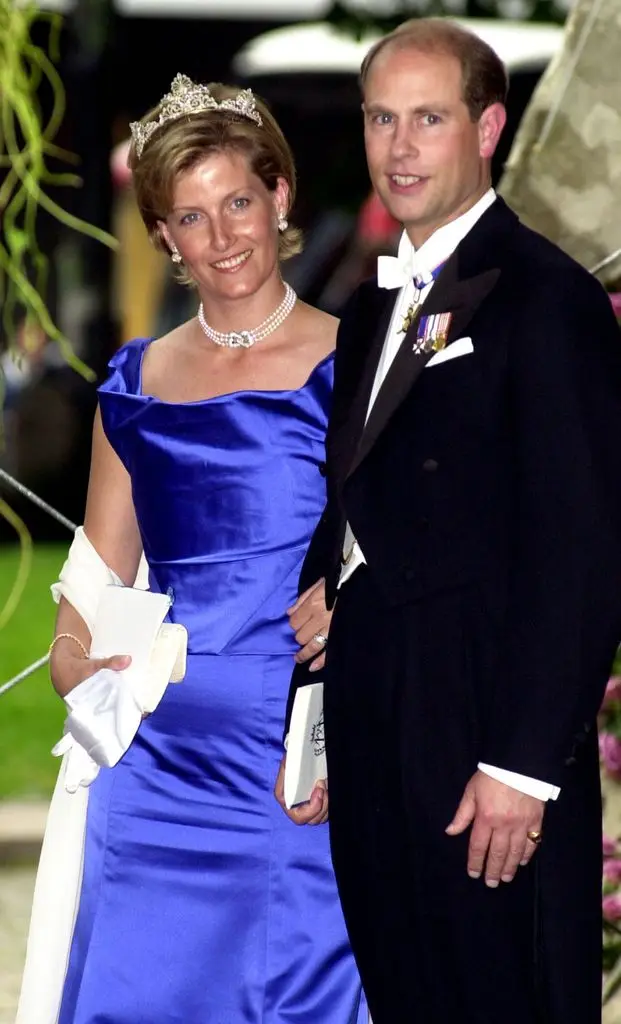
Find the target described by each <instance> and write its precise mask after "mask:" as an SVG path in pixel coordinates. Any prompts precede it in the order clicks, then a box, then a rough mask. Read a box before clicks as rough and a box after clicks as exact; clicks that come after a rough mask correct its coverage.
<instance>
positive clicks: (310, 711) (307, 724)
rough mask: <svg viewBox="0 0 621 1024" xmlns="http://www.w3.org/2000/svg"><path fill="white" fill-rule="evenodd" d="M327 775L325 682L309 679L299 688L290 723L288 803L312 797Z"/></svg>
mask: <svg viewBox="0 0 621 1024" xmlns="http://www.w3.org/2000/svg"><path fill="white" fill-rule="evenodd" d="M327 777H328V765H327V761H326V741H325V735H324V727H323V683H308V684H307V685H306V686H300V687H298V689H297V691H296V694H295V700H294V702H293V710H292V712H291V721H290V723H289V733H288V735H287V761H286V764H285V804H286V805H287V807H294V806H295V805H296V804H300V803H303V802H304V801H306V800H309V799H310V796H311V793H312V792H313V789H314V788H315V784H316V783H317V782H318V781H319V780H320V779H327Z"/></svg>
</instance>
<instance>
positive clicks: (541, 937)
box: [290, 199, 621, 1024]
mask: <svg viewBox="0 0 621 1024" xmlns="http://www.w3.org/2000/svg"><path fill="white" fill-rule="evenodd" d="M394 301H395V292H391V291H386V290H381V289H378V287H377V285H376V282H374V281H371V282H368V283H365V284H363V285H362V286H361V287H360V288H359V289H358V291H357V292H356V294H355V295H354V297H353V299H352V300H351V302H350V304H349V306H348V307H347V309H346V312H345V314H344V317H343V320H342V323H341V326H340V329H339V334H338V341H337V353H336V362H335V390H334V402H333V412H332V418H331V422H330V426H329V431H328V440H327V483H328V504H327V507H326V510H325V512H324V515H323V517H322V519H321V522H320V524H319V526H318V529H317V531H316V534H315V536H314V538H313V541H312V543H311V547H310V549H309V553H308V556H307V559H306V562H305V566H304V569H303V573H302V578H301V588H302V589H303V588H305V587H307V586H308V585H310V584H311V583H313V582H314V581H315V580H316V579H317V578H318V577H320V576H325V577H326V580H327V592H328V598H329V602H330V603H333V602H334V599H335V595H336V587H337V581H338V576H339V572H340V568H341V550H342V543H343V536H344V530H345V523H346V521H347V520H349V522H350V523H351V526H352V528H353V531H354V534H355V536H356V538H357V539H358V541H359V543H360V545H361V548H362V551H363V552H364V555H365V558H366V562H367V566H366V567H362V568H360V569H358V570H356V572H355V573H354V575H353V577H352V579H351V580H350V581H349V582H347V583H346V584H345V585H344V586H343V588H342V589H341V591H340V592H339V595H338V600H337V601H336V609H335V614H334V618H333V622H332V627H331V632H330V640H329V643H328V656H327V667H326V670H325V714H326V739H327V750H328V761H329V778H330V821H331V835H332V844H333V855H334V863H335V868H336V872H337V878H338V882H339V888H340V893H341V898H342V901H343V906H344V910H345V915H346V919H347V923H348V928H349V931H350V936H351V939H352V944H353V947H354V951H355V953H356V956H357V959H358V962H359V965H360V968H361V972H362V977H363V982H364V984H365V987H366V989H367V992H368V995H369V998H370V1004H371V1010H372V1014H373V1019H374V1024H398V1022H401V1021H403V1022H406V1021H407V1022H409V1021H412V1022H416V1024H418V1022H420V1024H453V1022H456V1021H459V1022H460V1024H501V1022H502V1024H514V1022H515V1024H518V1022H519V1024H534V1022H546V1024H595V1022H596V1021H599V1019H600V1015H599V999H600V983H601V964H600V946H601V918H600V911H601V808H600V797H599V778H598V758H597V737H596V728H595V721H596V715H597V711H598V708H599V705H600V702H601V699H602V695H603V692H604V688H605V684H606V680H607V677H608V673H609V670H610V667H611V662H612V659H613V656H614V653H615V649H616V645H617V642H618V641H619V638H620V636H621V337H620V334H619V330H618V327H617V324H616V321H615V318H614V316H613V313H612V309H611V306H610V303H609V300H608V298H607V296H606V295H605V293H604V291H603V289H602V288H601V286H600V285H599V284H598V283H597V282H596V281H595V280H594V279H593V278H592V277H590V275H589V274H587V272H586V271H585V270H584V269H583V268H581V267H580V266H578V265H577V264H576V263H575V262H573V261H572V260H571V259H569V258H568V257H567V256H565V255H564V254H563V253H562V252H561V251H560V250H559V249H558V248H556V247H555V246H553V245H551V244H550V243H548V242H547V241H546V240H545V239H543V238H542V237H540V236H539V235H537V234H536V233H534V232H532V231H530V230H528V229H526V228H525V227H524V226H522V225H521V224H520V223H519V221H518V219H517V218H516V217H515V215H514V214H513V213H512V212H511V211H510V210H509V209H508V207H507V206H506V205H505V204H504V203H503V201H502V200H500V199H499V200H497V201H496V202H495V203H494V204H493V206H492V207H490V209H489V210H487V211H486V212H485V214H484V215H483V216H482V217H481V219H480V220H479V221H478V223H477V224H476V225H475V227H474V228H473V229H472V230H471V231H470V233H469V234H468V235H467V237H466V238H465V239H464V240H463V241H462V242H461V244H460V245H459V246H458V248H457V250H456V252H455V253H454V254H453V256H452V257H451V258H450V259H449V260H448V262H447V263H446V264H445V266H444V268H443V270H442V271H441V273H440V275H439V277H438V279H437V281H436V283H435V285H434V287H433V289H432V290H431V293H430V295H429V297H428V299H427V301H426V303H425V306H424V309H423V311H422V312H423V314H428V313H443V312H452V314H453V319H452V324H451V332H450V335H449V339H448V340H449V344H450V343H452V342H453V341H455V340H456V339H458V338H461V337H464V336H468V337H470V338H471V339H472V344H473V349H474V351H473V352H472V353H471V354H466V355H462V356H459V357H456V358H454V359H451V360H448V361H446V362H443V363H439V364H437V365H435V366H426V365H425V363H426V361H427V357H421V356H420V355H416V353H415V352H414V351H413V343H414V341H415V337H416V327H414V328H413V329H410V331H409V332H408V334H407V335H406V336H405V339H404V341H403V343H402V345H401V348H400V350H399V352H398V354H397V356H396V358H395V361H394V363H393V365H392V367H391V369H390V371H389V373H388V375H387V377H386V380H385V381H384V383H383V385H382V387H381V389H380V392H379V395H378V398H377V400H376V402H375V404H374V407H373V410H372V412H371V415H370V416H369V419H368V422H367V423H366V425H365V417H366V412H367V407H368V401H369V395H370V391H371V387H372V383H373V379H374V376H375V371H376V368H377V364H378V360H379V357H380V354H381V351H382V346H383V344H384V339H385V335H386V331H387V328H388V324H389V321H390V316H391V312H392V308H393V306H394ZM306 678H307V677H306V671H305V669H302V668H300V669H298V670H296V673H295V675H294V680H293V684H292V691H291V695H290V697H291V698H292V697H293V693H294V691H295V688H296V686H297V685H299V684H300V683H303V682H305V681H306ZM311 678H313V677H311ZM314 678H316V677H314ZM479 761H481V762H487V763H489V764H492V765H496V766H499V767H502V768H505V769H509V770H511V771H515V772H520V773H522V774H524V775H528V776H531V777H534V778H537V779H541V780H545V781H547V782H551V783H555V784H557V785H559V786H560V787H561V795H560V797H559V799H558V801H557V802H556V803H550V804H548V805H547V808H546V814H545V822H544V824H545V839H544V843H543V844H542V846H541V848H540V850H539V852H538V854H537V856H536V857H535V858H534V860H533V863H532V866H531V867H529V868H527V869H520V872H519V875H518V877H517V878H516V880H515V881H514V882H512V883H511V884H510V885H501V887H500V888H499V889H498V890H496V891H491V890H488V889H487V888H486V887H485V885H484V884H483V882H482V881H472V880H471V879H469V878H468V877H467V874H466V848H467V842H468V836H467V835H466V836H464V837H460V838H449V837H447V836H446V834H445V832H444V829H445V828H446V826H447V825H448V823H449V821H450V820H451V818H452V817H453V814H454V812H455V809H456V807H457V805H458V803H459V800H460V798H461V795H462V792H463V789H464V787H465V785H466V783H467V781H468V779H469V777H470V776H471V775H472V773H473V772H474V771H475V770H476V765H477V763H478V762H479Z"/></svg>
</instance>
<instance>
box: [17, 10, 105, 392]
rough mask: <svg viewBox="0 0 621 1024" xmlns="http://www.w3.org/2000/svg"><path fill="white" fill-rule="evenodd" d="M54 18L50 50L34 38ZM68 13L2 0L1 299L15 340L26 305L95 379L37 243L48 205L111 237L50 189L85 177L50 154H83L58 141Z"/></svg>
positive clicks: (33, 323)
mask: <svg viewBox="0 0 621 1024" xmlns="http://www.w3.org/2000/svg"><path fill="white" fill-rule="evenodd" d="M38 21H45V22H47V23H49V45H48V51H47V52H45V50H43V49H42V48H41V47H39V46H36V45H35V44H34V43H33V41H32V27H33V24H34V23H35V22H38ZM60 26H61V20H60V18H59V16H58V15H56V14H53V13H50V12H44V11H40V10H39V9H38V7H37V6H36V4H34V3H32V2H28V0H26V2H23V0H0V168H2V169H4V172H5V173H4V175H3V177H2V178H1V179H0V216H1V218H2V223H1V226H0V304H1V306H2V321H3V328H4V333H5V335H6V337H7V338H8V339H9V341H12V340H13V339H14V338H15V334H16V329H17V326H18V322H19V319H20V317H21V315H22V311H24V310H25V316H26V331H25V336H26V338H27V337H28V333H29V332H28V328H29V327H31V328H38V329H41V330H42V331H43V332H44V334H45V335H46V336H47V337H48V338H50V339H51V340H52V341H55V342H57V344H58V345H59V346H60V348H61V351H62V353H63V355H64V357H65V359H66V360H67V362H68V363H69V364H70V365H71V366H73V367H74V369H76V370H78V371H79V372H80V373H82V374H83V375H84V376H85V377H87V379H90V378H92V372H91V371H90V370H89V369H88V367H86V366H85V365H84V363H82V362H81V360H79V359H78V358H77V356H76V355H75V353H74V351H73V349H72V347H71V344H70V342H69V340H68V339H67V338H66V337H65V336H64V335H63V334H62V332H61V331H60V330H59V328H58V327H57V326H56V324H55V323H54V322H53V320H52V318H51V316H50V314H49V312H48V310H47V308H46V305H45V299H44V296H45V290H46V282H47V273H48V259H47V256H46V254H44V253H43V252H42V251H41V249H40V248H39V245H38V243H37V235H36V219H37V212H38V210H39V209H43V210H46V211H47V213H49V214H51V215H52V216H53V217H55V218H56V219H57V220H58V221H60V222H61V223H62V224H64V225H66V226H67V227H69V228H73V229H74V230H76V231H79V232H82V233H83V234H86V235H90V236H91V237H92V238H95V239H97V240H99V241H100V242H103V243H104V244H106V245H110V246H115V245H116V242H115V240H114V239H113V238H112V236H111V235H108V234H107V233H106V232H104V231H101V230H100V229H99V228H96V227H94V226H92V225H90V224H88V223H86V222H85V221H82V220H80V219H79V218H77V217H74V216H73V215H72V214H70V213H68V212H67V211H66V210H64V209H63V208H62V207H61V206H59V205H58V203H56V202H55V201H54V200H53V199H52V198H51V197H50V195H49V194H48V190H49V188H50V186H78V185H80V184H81V181H80V178H79V177H78V176H77V175H75V174H73V173H68V172H65V171H62V172H61V171H52V170H51V169H50V159H54V160H61V161H64V162H65V163H75V157H74V156H73V155H72V154H71V153H68V152H66V151H65V150H62V149H60V148H59V147H58V146H57V145H55V143H54V139H55V137H56V135H57V133H58V129H59V127H60V124H61V121H62V118H63V115H64V110H65V92H64V89H63V85H62V82H61V80H60V77H59V75H58V72H57V70H56V67H55V62H57V61H58V40H59V31H60ZM43 89H48V90H50V91H51V94H52V97H53V105H52V112H51V114H50V116H49V119H48V120H47V123H44V121H43V116H42V111H41V104H40V95H41V91H42V90H43Z"/></svg>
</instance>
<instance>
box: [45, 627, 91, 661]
mask: <svg viewBox="0 0 621 1024" xmlns="http://www.w3.org/2000/svg"><path fill="white" fill-rule="evenodd" d="M59 640H73V642H74V643H75V644H77V645H78V647H79V648H80V650H81V651H82V654H83V655H84V657H85V658H88V651H87V650H86V647H85V646H84V644H83V643H82V641H81V640H80V638H79V637H77V636H74V635H73V633H59V634H58V636H55V637H54V639H53V640H52V642H51V644H50V646H49V650H48V652H47V656H48V658H49V657H50V656H51V654H52V651H53V650H54V648H55V646H56V644H57V643H58V641H59Z"/></svg>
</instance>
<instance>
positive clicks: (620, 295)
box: [608, 292, 621, 317]
mask: <svg viewBox="0 0 621 1024" xmlns="http://www.w3.org/2000/svg"><path fill="white" fill-rule="evenodd" d="M608 298H609V299H610V301H611V302H612V308H613V310H614V312H615V316H618V317H621V292H610V294H609V295H608Z"/></svg>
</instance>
